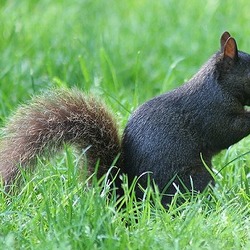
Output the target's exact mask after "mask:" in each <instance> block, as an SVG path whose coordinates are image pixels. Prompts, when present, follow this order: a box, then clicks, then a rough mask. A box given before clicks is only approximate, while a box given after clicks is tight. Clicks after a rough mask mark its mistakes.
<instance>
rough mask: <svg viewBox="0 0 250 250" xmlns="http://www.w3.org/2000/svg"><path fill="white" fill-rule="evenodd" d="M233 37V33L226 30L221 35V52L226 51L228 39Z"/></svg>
mask: <svg viewBox="0 0 250 250" xmlns="http://www.w3.org/2000/svg"><path fill="white" fill-rule="evenodd" d="M229 37H231V35H230V34H229V32H227V31H225V32H224V33H223V34H222V35H221V38H220V49H221V52H224V46H225V43H226V41H227V39H228V38H229Z"/></svg>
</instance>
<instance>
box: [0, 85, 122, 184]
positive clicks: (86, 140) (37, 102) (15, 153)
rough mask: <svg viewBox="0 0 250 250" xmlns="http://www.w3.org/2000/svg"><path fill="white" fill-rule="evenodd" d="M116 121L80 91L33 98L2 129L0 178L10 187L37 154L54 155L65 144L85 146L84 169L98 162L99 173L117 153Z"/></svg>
mask: <svg viewBox="0 0 250 250" xmlns="http://www.w3.org/2000/svg"><path fill="white" fill-rule="evenodd" d="M117 130H118V129H117V126H116V123H115V122H114V120H113V118H112V115H111V114H110V113H109V112H108V111H107V109H106V108H105V106H104V105H103V104H102V103H100V102H98V101H96V100H95V99H94V98H93V97H87V96H85V95H84V94H83V93H81V92H80V91H79V90H76V89H75V90H66V89H62V90H56V91H50V92H47V93H45V94H44V95H42V96H35V97H34V98H33V99H32V100H31V101H30V103H28V104H26V105H23V106H21V107H20V108H19V109H18V110H17V112H16V113H15V114H14V115H13V116H12V117H11V118H10V119H9V121H8V122H7V125H6V126H5V128H3V129H2V132H3V137H2V139H1V140H0V175H1V176H2V178H3V181H4V183H5V184H9V183H11V181H12V180H13V179H15V178H16V176H17V175H18V172H19V171H18V170H19V167H20V164H21V165H22V166H23V167H26V166H28V165H32V164H34V161H35V159H36V158H37V156H42V155H44V154H45V153H46V152H49V153H50V154H51V153H54V152H55V151H58V150H59V149H60V148H62V146H63V145H64V143H69V144H71V145H74V146H75V147H76V148H77V149H79V150H81V151H82V150H84V149H86V148H87V147H89V149H88V150H87V164H88V169H90V171H93V168H94V167H95V165H96V162H97V160H99V162H100V164H99V165H100V166H99V172H98V175H102V174H104V173H105V172H106V171H107V170H108V168H109V167H110V166H111V164H112V162H113V160H114V159H115V158H116V157H117V155H118V154H119V153H120V140H119V135H118V131H117Z"/></svg>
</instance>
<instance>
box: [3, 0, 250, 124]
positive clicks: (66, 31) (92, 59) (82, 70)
mask: <svg viewBox="0 0 250 250" xmlns="http://www.w3.org/2000/svg"><path fill="white" fill-rule="evenodd" d="M248 6H249V7H250V4H249V2H248V1H243V0H240V1H237V2H235V1H232V0H229V1H228V0H227V1H216V0H211V1H195V0H191V1H184V0H180V1H175V0H159V1H150V0H138V1H132V0H130V1H115V0H108V1H102V0H99V1H98V0H91V1H88V0H55V1H50V0H42V1H34V0H24V1H17V0H16V1H15V0H5V1H4V0H1V5H0V23H1V29H0V54H1V57H0V116H1V117H4V116H6V115H7V114H9V112H10V110H11V109H12V108H13V106H16V105H17V104H18V103H20V102H22V101H24V100H26V99H28V98H29V96H30V95H31V94H34V93H37V92H39V91H41V90H43V89H47V88H51V87H53V86H60V85H67V86H77V87H79V88H81V89H83V90H85V91H91V92H94V93H96V94H97V95H103V93H106V94H108V95H103V98H104V99H107V100H106V101H107V102H108V103H109V104H110V106H111V107H112V108H113V109H114V111H115V112H118V113H119V114H121V119H123V118H124V119H125V120H126V119H127V116H128V115H129V112H128V111H131V110H133V109H134V108H135V107H136V106H137V105H138V104H139V103H141V102H143V101H145V100H146V99H148V98H151V97H152V96H154V95H156V94H159V93H162V92H164V91H167V90H169V89H172V88H174V87H176V86H178V85H180V84H182V83H183V81H185V80H187V79H188V78H190V77H191V76H192V74H194V73H195V72H196V71H197V70H198V69H199V67H200V66H201V65H202V63H203V62H204V61H206V60H207V59H208V58H209V57H210V55H211V54H212V53H214V52H215V51H216V50H218V49H219V38H220V35H221V33H222V32H223V31H225V30H228V31H230V32H231V33H232V35H233V36H235V37H236V39H237V41H238V44H239V47H240V49H244V50H248V46H247V45H248V44H249V41H248V37H249V34H250V31H249V29H248V26H249V25H248V24H249V20H250V15H249V11H248V10H249V8H248ZM117 104H118V105H117ZM119 104H121V105H119Z"/></svg>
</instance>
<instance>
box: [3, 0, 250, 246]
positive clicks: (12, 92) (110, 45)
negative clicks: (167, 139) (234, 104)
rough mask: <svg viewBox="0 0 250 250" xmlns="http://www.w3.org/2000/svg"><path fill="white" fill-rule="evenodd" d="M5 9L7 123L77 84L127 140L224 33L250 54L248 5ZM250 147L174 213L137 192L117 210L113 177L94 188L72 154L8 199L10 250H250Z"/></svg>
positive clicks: (26, 5)
mask: <svg viewBox="0 0 250 250" xmlns="http://www.w3.org/2000/svg"><path fill="white" fill-rule="evenodd" d="M0 2H1V4H0V23H1V30H0V53H1V57H0V58H1V59H0V123H1V124H3V122H4V120H5V119H6V118H7V117H8V116H9V115H10V114H11V112H12V111H13V110H15V109H16V108H17V106H18V105H19V104H20V103H23V102H25V101H26V100H29V99H30V96H31V95H34V94H38V93H40V92H42V91H44V90H46V89H48V88H51V87H62V86H68V87H73V86H77V87H78V88H80V89H82V90H83V91H85V92H91V93H94V94H96V95H97V96H98V97H100V98H102V99H104V100H105V102H106V103H107V104H108V106H109V107H110V109H111V110H112V111H113V112H114V114H115V115H116V117H117V120H118V122H119V125H120V128H121V132H122V129H123V128H124V126H125V124H126V121H127V119H128V117H129V115H130V112H131V111H133V110H134V109H135V108H136V107H137V106H138V105H139V104H140V103H142V102H144V101H146V100H147V99H149V98H151V97H153V96H155V95H157V94H160V93H163V92H165V91H167V90H170V89H172V88H174V87H176V86H178V85H180V84H182V83H183V82H184V81H185V80H187V79H188V78H190V77H191V76H192V74H194V73H195V72H196V71H197V70H198V69H199V67H200V66H201V65H202V63H203V62H205V61H206V60H207V59H208V58H209V57H210V55H211V54H212V53H213V52H215V51H216V50H218V49H219V37H220V35H221V33H222V32H223V31H225V30H228V31H230V32H231V33H232V34H233V35H234V36H235V38H236V40H237V42H238V46H239V49H240V50H244V51H248V52H250V49H249V46H248V44H249V37H250V30H249V27H248V26H249V25H248V24H249V22H250V16H249V12H248V10H249V7H250V6H249V1H246V0H240V1H237V3H236V2H235V1H232V0H228V1H215V0H211V1H195V0H190V1H184V0H180V1H174V0H165V1H164V0H159V1H149V0H140V1H132V0H128V1H115V0H109V1H101V0H100V1H93V0H92V1H90V0H85V1H84V0H82V1H81V0H70V1H69V0H55V1H49V0H41V1H33V0H25V1H17V0H16V1H14V0H8V1H7V0H2V1H0ZM249 140H250V139H249V138H245V139H244V140H242V141H241V142H240V143H238V144H237V145H234V146H232V147H230V148H229V149H228V150H227V151H224V152H222V153H220V154H219V155H218V156H217V157H215V159H214V166H215V169H216V170H217V171H219V170H221V169H222V170H221V171H220V173H219V174H218V175H217V176H216V186H215V188H214V189H213V192H210V195H207V193H208V192H209V191H207V192H205V193H204V194H200V195H198V196H197V197H195V196H194V197H192V198H191V200H190V201H186V202H184V203H183V204H182V205H181V206H177V205H176V204H175V202H173V203H172V205H171V206H170V208H169V210H168V211H165V209H164V208H163V207H162V206H161V204H160V202H159V196H158V195H157V194H153V193H152V192H151V191H150V190H147V195H146V196H145V199H144V201H142V202H141V203H137V202H135V199H134V196H133V193H131V192H130V193H129V192H126V194H125V197H124V198H123V202H126V207H125V208H124V209H122V210H117V209H116V206H117V200H116V197H115V195H112V197H111V198H110V199H107V192H108V185H107V183H106V182H105V179H103V180H100V181H97V180H95V178H94V177H92V179H93V180H92V185H91V186H89V184H88V182H87V180H86V179H84V178H82V179H81V178H80V177H79V175H80V174H79V171H78V170H77V162H78V158H77V157H75V156H74V154H73V153H72V152H71V149H65V150H64V152H63V153H62V154H59V155H58V156H57V157H56V158H55V159H52V160H50V161H48V160H47V161H46V160H43V161H41V162H39V164H38V167H37V171H36V174H35V175H30V174H26V173H23V179H24V180H23V182H24V183H23V184H22V185H21V186H20V188H19V190H18V192H17V194H12V195H9V196H7V197H6V195H4V193H1V194H0V249H249V248H250V217H249V213H250V205H249V201H250V198H249V197H250V193H249V172H250V171H249V162H250V154H245V153H246V152H248V151H249V142H250V141H249ZM244 154H245V155H244ZM239 156H241V157H239ZM234 159H235V160H234ZM231 161H232V162H231ZM229 162H231V163H230V164H228V165H227V163H229ZM224 166H225V167H224ZM223 167H224V168H223ZM79 179H80V180H79ZM124 185H126V181H124ZM102 187H105V188H104V190H103V189H102ZM151 196H153V198H152V199H150V197H151Z"/></svg>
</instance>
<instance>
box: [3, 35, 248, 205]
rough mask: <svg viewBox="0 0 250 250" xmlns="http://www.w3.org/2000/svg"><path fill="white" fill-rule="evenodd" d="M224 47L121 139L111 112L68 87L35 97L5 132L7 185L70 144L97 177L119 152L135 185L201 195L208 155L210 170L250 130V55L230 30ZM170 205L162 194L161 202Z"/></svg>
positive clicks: (147, 108) (135, 118)
mask: <svg viewBox="0 0 250 250" xmlns="http://www.w3.org/2000/svg"><path fill="white" fill-rule="evenodd" d="M220 44H221V49H220V51H218V52H217V53H215V54H214V55H213V56H212V57H211V58H210V59H209V60H208V61H207V62H206V63H205V64H204V65H203V66H202V68H201V69H200V70H199V71H198V73H197V74H195V75H194V76H193V77H192V79H191V80H189V81H188V82H186V83H185V84H184V85H182V86H181V87H178V88H176V89H174V90H172V91H170V92H168V93H165V94H163V95H160V96H158V97H155V98H153V99H151V100H150V101H148V102H146V103H144V104H142V105H141V106H140V107H139V108H138V109H137V110H136V111H135V112H134V113H133V114H132V116H131V117H130V119H129V121H128V123H127V126H126V128H125V130H124V133H123V136H122V138H121V139H120V137H119V134H118V129H117V125H116V123H115V121H114V119H113V116H112V114H110V113H109V111H108V109H107V108H105V106H104V105H103V104H102V102H100V101H98V100H96V99H95V98H93V97H88V96H86V95H84V94H83V93H81V92H80V91H77V90H65V89H61V90H55V91H51V92H48V93H45V94H44V95H42V96H35V97H34V98H33V99H32V100H31V102H30V103H28V104H26V105H23V106H22V107H20V108H19V109H18V110H17V112H16V113H15V114H14V115H13V116H12V117H11V118H10V119H9V121H8V122H7V124H6V126H5V127H4V128H3V133H4V136H3V137H2V139H1V141H0V173H1V175H2V178H3V181H4V183H5V185H9V184H11V183H12V181H13V180H15V179H16V178H17V176H18V174H19V167H18V166H19V165H20V164H21V165H22V166H23V167H26V166H30V165H34V162H35V160H36V157H37V156H42V155H44V154H45V153H46V152H50V153H52V152H55V151H57V150H58V149H59V148H61V147H62V146H63V144H64V143H65V142H66V143H69V144H72V145H74V146H75V147H76V148H78V149H79V150H83V149H85V148H87V147H88V146H90V147H89V149H88V150H87V159H88V166H89V171H90V172H93V171H94V167H95V165H96V162H97V160H99V171H98V173H97V175H98V176H101V175H103V174H104V173H106V172H108V169H109V167H110V166H111V165H112V162H113V160H114V159H115V158H116V157H117V156H118V155H119V154H120V157H119V160H118V161H117V162H116V165H117V166H118V168H119V169H120V170H121V172H122V173H124V174H127V175H128V178H129V180H130V181H132V180H133V179H134V178H135V177H136V176H141V175H142V177H141V178H140V179H139V183H140V184H141V185H142V186H143V187H145V186H146V185H147V181H148V177H150V178H151V179H152V180H153V181H154V182H155V183H156V184H157V186H158V188H159V190H160V191H161V192H163V190H164V193H166V194H170V195H172V194H174V193H175V192H176V187H178V186H179V187H180V189H181V190H185V189H183V187H182V185H183V184H184V186H185V187H186V188H187V189H189V190H190V189H194V190H196V191H203V190H204V188H205V187H206V186H207V185H208V184H209V183H210V182H212V179H213V178H212V176H211V175H210V173H209V171H208V170H207V169H206V167H205V166H204V164H203V162H202V158H203V159H204V161H205V162H206V163H207V164H208V165H209V166H210V165H211V158H212V156H213V155H215V154H216V153H218V152H219V151H220V150H222V149H225V148H227V147H229V146H230V145H232V144H234V143H236V142H238V141H239V140H241V139H242V138H243V137H245V136H247V135H248V134H249V133H250V113H249V112H248V111H246V110H245V109H244V106H245V105H248V104H250V55H249V54H247V53H244V52H241V51H238V49H237V44H236V41H235V39H234V38H233V37H231V36H230V34H229V33H228V32H224V33H223V34H222V36H221V39H220ZM201 156H202V157H201ZM143 173H149V174H148V175H147V174H144V175H143ZM117 179H119V178H117ZM118 186H119V183H118ZM138 190H139V189H138ZM140 195H141V194H140V191H138V196H139V197H140ZM170 200H171V197H170V198H169V197H168V196H163V202H169V201H170Z"/></svg>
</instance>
